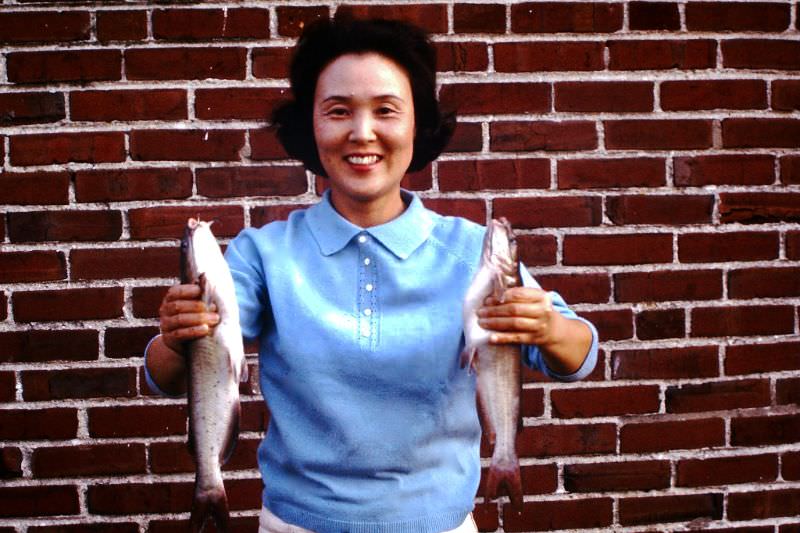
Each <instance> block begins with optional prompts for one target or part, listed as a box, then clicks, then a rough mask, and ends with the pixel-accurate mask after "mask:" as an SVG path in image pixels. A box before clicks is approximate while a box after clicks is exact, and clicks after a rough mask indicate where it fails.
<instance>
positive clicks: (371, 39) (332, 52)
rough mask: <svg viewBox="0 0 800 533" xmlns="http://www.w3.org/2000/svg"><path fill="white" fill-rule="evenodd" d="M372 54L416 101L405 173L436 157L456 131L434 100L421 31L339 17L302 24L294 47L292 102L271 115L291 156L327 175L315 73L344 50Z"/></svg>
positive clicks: (432, 53) (430, 51) (432, 67)
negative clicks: (316, 119) (404, 80)
mask: <svg viewBox="0 0 800 533" xmlns="http://www.w3.org/2000/svg"><path fill="white" fill-rule="evenodd" d="M369 52H375V53H377V54H380V55H382V56H385V57H387V58H389V59H391V60H393V61H394V62H396V63H397V64H398V65H400V67H402V68H403V69H404V70H405V72H406V73H407V75H408V78H409V81H410V84H411V93H412V96H413V99H414V124H415V126H416V135H415V137H414V151H413V156H412V159H411V164H410V165H409V167H408V171H410V172H415V171H418V170H422V169H423V168H425V166H426V165H427V164H428V163H430V162H431V161H433V160H434V159H436V158H437V157H439V154H440V153H442V150H444V148H445V146H447V143H448V141H449V140H450V137H452V135H453V131H454V130H455V123H456V119H455V114H454V113H443V112H442V111H441V110H440V108H439V102H438V101H437V100H436V50H435V49H434V47H433V45H432V44H431V41H430V39H429V37H428V34H427V33H425V31H424V30H422V29H420V28H418V27H417V26H414V25H412V24H408V23H406V22H401V21H397V20H383V19H369V20H365V19H354V18H350V17H343V16H337V17H336V18H335V19H334V20H328V19H324V20H320V21H318V22H315V23H313V24H311V25H309V26H307V27H306V29H305V31H304V32H303V34H302V35H301V36H300V39H299V40H298V42H297V45H296V46H295V50H294V55H293V57H292V62H291V68H290V74H289V80H290V83H291V89H292V96H293V97H294V98H293V100H291V101H288V102H285V103H283V104H282V105H280V106H279V107H278V108H277V109H276V110H275V112H274V113H273V115H272V124H273V127H274V128H275V129H276V132H277V136H278V139H279V140H280V142H281V144H283V147H284V149H285V150H286V153H288V154H289V156H291V157H293V158H295V159H299V160H300V161H302V162H303V163H304V164H305V166H306V168H307V169H309V170H311V171H312V172H314V173H316V174H317V175H320V176H327V174H326V172H325V169H324V168H323V167H322V163H321V162H320V159H319V153H318V151H317V144H316V142H315V141H314V123H313V108H314V92H315V90H316V86H317V80H318V79H319V75H320V74H321V73H322V71H323V70H324V69H325V67H326V66H328V65H329V64H330V63H331V62H333V61H334V60H335V59H337V58H338V57H340V56H342V55H345V54H351V53H352V54H363V53H369Z"/></svg>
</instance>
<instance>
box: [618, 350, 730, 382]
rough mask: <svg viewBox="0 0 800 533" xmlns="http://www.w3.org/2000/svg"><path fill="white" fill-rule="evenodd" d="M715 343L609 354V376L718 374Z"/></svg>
mask: <svg viewBox="0 0 800 533" xmlns="http://www.w3.org/2000/svg"><path fill="white" fill-rule="evenodd" d="M717 351H718V350H717V347H716V346H688V347H679V348H654V349H641V350H614V351H613V352H612V353H611V376H612V378H613V379H615V380H616V379H634V380H640V379H683V378H687V379H688V378H704V377H716V376H719V368H718V367H719V363H718V362H717V359H718V355H717Z"/></svg>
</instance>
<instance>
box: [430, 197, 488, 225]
mask: <svg viewBox="0 0 800 533" xmlns="http://www.w3.org/2000/svg"><path fill="white" fill-rule="evenodd" d="M425 205H426V206H427V207H428V209H432V210H433V211H436V212H437V213H439V214H440V215H444V216H452V217H455V216H459V217H464V218H466V219H468V220H472V221H473V222H477V223H478V224H485V223H486V202H484V201H483V200H470V199H467V198H428V199H426V200H425Z"/></svg>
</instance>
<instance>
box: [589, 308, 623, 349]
mask: <svg viewBox="0 0 800 533" xmlns="http://www.w3.org/2000/svg"><path fill="white" fill-rule="evenodd" d="M581 316H582V317H584V318H586V319H587V320H589V322H591V323H592V324H594V325H595V327H597V331H598V334H599V336H600V338H601V339H602V340H604V341H605V340H624V339H631V338H633V312H632V311H631V310H630V309H615V310H610V311H586V312H583V313H581Z"/></svg>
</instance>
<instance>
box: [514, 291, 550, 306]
mask: <svg viewBox="0 0 800 533" xmlns="http://www.w3.org/2000/svg"><path fill="white" fill-rule="evenodd" d="M549 299H550V295H549V294H548V293H547V291H545V290H544V289H537V288H535V287H511V288H510V289H506V292H505V293H504V294H503V301H506V302H531V303H532V302H542V301H549Z"/></svg>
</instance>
